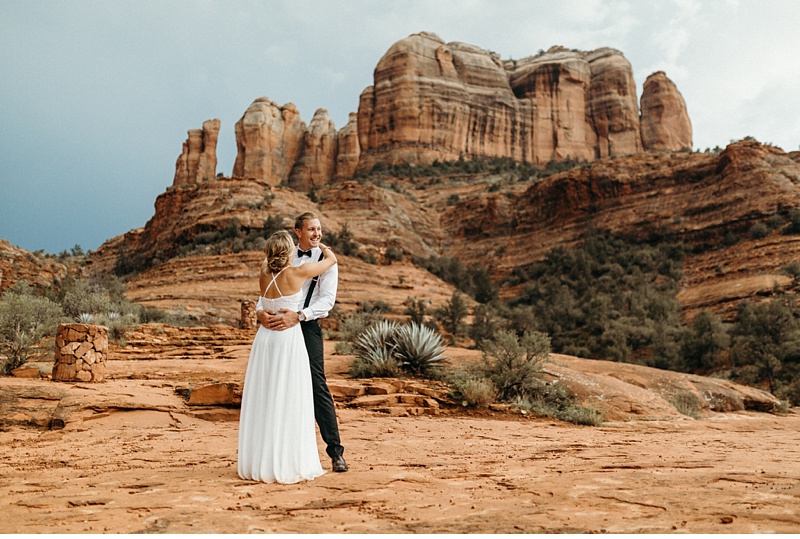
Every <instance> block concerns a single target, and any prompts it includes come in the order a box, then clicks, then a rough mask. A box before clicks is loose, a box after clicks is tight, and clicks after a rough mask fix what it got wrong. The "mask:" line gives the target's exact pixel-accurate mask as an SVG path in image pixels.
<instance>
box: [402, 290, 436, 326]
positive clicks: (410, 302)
mask: <svg viewBox="0 0 800 539" xmlns="http://www.w3.org/2000/svg"><path fill="white" fill-rule="evenodd" d="M430 304H431V300H429V299H424V298H412V297H410V296H409V297H408V298H406V301H405V303H404V305H405V306H406V308H405V309H404V310H403V314H405V315H407V316H408V317H409V318H410V321H411V322H414V323H415V324H420V325H422V324H424V323H425V315H426V313H427V310H428V307H429V306H430Z"/></svg>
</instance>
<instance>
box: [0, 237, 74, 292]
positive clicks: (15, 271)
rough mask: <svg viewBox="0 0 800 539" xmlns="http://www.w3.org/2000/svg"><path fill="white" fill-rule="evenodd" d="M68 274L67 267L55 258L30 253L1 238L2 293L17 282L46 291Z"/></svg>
mask: <svg viewBox="0 0 800 539" xmlns="http://www.w3.org/2000/svg"><path fill="white" fill-rule="evenodd" d="M67 274H68V271H67V267H66V266H65V265H64V264H61V263H60V262H58V261H57V260H56V259H55V258H52V257H46V256H43V255H42V256H40V255H38V254H34V253H31V252H28V251H26V250H24V249H20V248H19V247H16V246H14V245H12V244H11V243H9V242H8V241H6V240H4V239H2V238H0V292H3V291H4V290H6V289H7V288H10V287H11V286H13V285H14V283H16V282H17V281H27V282H28V284H30V285H31V286H32V287H34V288H38V289H41V290H45V289H48V288H50V287H52V286H53V283H56V282H59V281H61V280H62V279H64V278H65V277H66V276H67Z"/></svg>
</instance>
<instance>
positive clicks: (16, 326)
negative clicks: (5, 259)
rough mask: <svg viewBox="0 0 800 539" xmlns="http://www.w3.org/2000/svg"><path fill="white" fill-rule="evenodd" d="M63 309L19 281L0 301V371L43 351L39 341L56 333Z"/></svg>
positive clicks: (6, 370) (4, 372)
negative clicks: (0, 358)
mask: <svg viewBox="0 0 800 539" xmlns="http://www.w3.org/2000/svg"><path fill="white" fill-rule="evenodd" d="M63 319H64V312H63V310H62V309H61V307H60V306H59V305H58V304H57V303H55V302H53V301H52V300H50V299H48V298H44V297H36V296H34V295H33V293H32V292H31V290H30V288H28V286H27V283H24V282H18V283H16V284H15V285H14V286H13V287H11V288H10V289H8V290H6V291H5V292H4V293H3V295H2V302H0V354H1V355H2V356H3V357H2V363H0V372H2V373H3V374H8V373H9V372H11V371H12V370H13V369H16V368H17V367H19V366H20V365H22V364H23V363H25V362H26V361H28V360H29V359H31V358H34V357H38V356H40V355H41V354H42V353H43V350H42V349H41V348H39V343H40V341H41V340H42V339H43V338H44V337H45V336H48V335H53V334H54V333H55V330H56V328H57V327H58V324H59V323H60V322H61V321H63Z"/></svg>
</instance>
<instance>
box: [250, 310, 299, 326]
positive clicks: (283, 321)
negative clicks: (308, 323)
mask: <svg viewBox="0 0 800 539" xmlns="http://www.w3.org/2000/svg"><path fill="white" fill-rule="evenodd" d="M280 313H281V314H278V313H276V312H275V311H256V318H257V319H258V321H259V322H260V323H261V325H263V326H264V327H265V328H267V329H273V330H275V331H281V330H284V329H289V328H290V327H292V326H296V325H297V324H298V323H299V322H300V320H299V319H298V318H297V313H296V312H295V311H290V310H289V309H281V310H280Z"/></svg>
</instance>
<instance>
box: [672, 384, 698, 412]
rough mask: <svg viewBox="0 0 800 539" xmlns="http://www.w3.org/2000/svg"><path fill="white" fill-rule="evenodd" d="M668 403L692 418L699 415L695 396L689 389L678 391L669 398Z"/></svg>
mask: <svg viewBox="0 0 800 539" xmlns="http://www.w3.org/2000/svg"><path fill="white" fill-rule="evenodd" d="M669 403H670V404H671V405H672V406H674V407H675V409H676V410H678V411H679V412H680V413H682V414H683V415H685V416H687V417H691V418H692V419H698V418H699V417H700V414H699V411H698V408H699V407H698V402H697V397H696V396H695V394H694V393H692V392H691V391H679V392H677V393H676V394H675V395H673V396H672V398H671V399H669Z"/></svg>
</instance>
